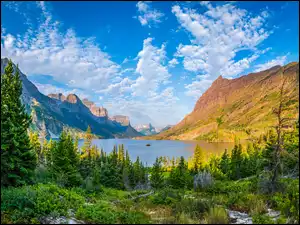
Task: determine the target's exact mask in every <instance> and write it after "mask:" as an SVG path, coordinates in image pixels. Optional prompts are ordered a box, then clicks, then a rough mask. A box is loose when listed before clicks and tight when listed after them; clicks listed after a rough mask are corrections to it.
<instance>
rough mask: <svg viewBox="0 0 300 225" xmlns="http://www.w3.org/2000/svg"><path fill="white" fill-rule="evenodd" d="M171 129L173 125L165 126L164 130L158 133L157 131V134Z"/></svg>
mask: <svg viewBox="0 0 300 225" xmlns="http://www.w3.org/2000/svg"><path fill="white" fill-rule="evenodd" d="M172 127H173V125H167V126H165V127H164V128H162V129H161V130H160V131H159V133H160V132H163V131H166V130H169V129H171V128H172Z"/></svg>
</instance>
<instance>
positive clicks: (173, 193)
mask: <svg viewBox="0 0 300 225" xmlns="http://www.w3.org/2000/svg"><path fill="white" fill-rule="evenodd" d="M181 198H182V197H181V195H180V193H179V190H173V189H170V188H165V189H162V190H160V191H159V192H157V193H156V194H154V195H153V196H150V199H151V201H152V203H153V204H156V205H159V204H161V205H172V204H174V203H176V202H178V201H180V200H181Z"/></svg>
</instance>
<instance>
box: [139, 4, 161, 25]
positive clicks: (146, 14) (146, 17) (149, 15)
mask: <svg viewBox="0 0 300 225" xmlns="http://www.w3.org/2000/svg"><path fill="white" fill-rule="evenodd" d="M150 3H151V2H149V1H139V2H138V3H137V4H136V7H137V8H138V16H137V18H138V20H139V21H140V23H141V24H142V26H146V25H148V27H151V24H156V23H160V22H162V21H161V18H162V17H163V16H164V14H163V13H162V12H160V11H158V10H156V9H152V8H151V6H150Z"/></svg>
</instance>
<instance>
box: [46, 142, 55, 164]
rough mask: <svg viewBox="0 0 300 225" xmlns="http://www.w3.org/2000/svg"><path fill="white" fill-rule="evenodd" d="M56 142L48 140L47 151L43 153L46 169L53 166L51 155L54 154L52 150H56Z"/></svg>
mask: <svg viewBox="0 0 300 225" xmlns="http://www.w3.org/2000/svg"><path fill="white" fill-rule="evenodd" d="M56 143H57V142H56V141H53V140H52V139H50V140H49V141H48V143H47V147H46V148H47V151H46V152H45V161H46V166H47V167H48V168H51V166H52V164H53V153H54V149H55V148H56Z"/></svg>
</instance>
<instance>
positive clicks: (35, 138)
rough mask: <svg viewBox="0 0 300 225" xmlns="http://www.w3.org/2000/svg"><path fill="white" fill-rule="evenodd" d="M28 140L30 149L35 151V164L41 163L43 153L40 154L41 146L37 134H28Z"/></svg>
mask: <svg viewBox="0 0 300 225" xmlns="http://www.w3.org/2000/svg"><path fill="white" fill-rule="evenodd" d="M29 140H30V144H31V147H32V149H33V150H34V151H35V154H36V158H37V164H42V163H43V153H42V146H41V143H40V140H39V135H38V133H37V132H29Z"/></svg>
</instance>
